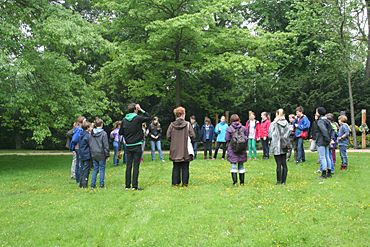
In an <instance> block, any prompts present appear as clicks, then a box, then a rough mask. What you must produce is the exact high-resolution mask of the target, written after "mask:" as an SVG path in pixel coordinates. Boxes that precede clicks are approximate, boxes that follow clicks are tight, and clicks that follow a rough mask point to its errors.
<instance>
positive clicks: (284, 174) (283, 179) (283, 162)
mask: <svg viewBox="0 0 370 247" xmlns="http://www.w3.org/2000/svg"><path fill="white" fill-rule="evenodd" d="M281 165H282V167H283V171H282V177H281V183H283V184H286V178H287V176H288V165H287V162H286V154H282V155H281Z"/></svg>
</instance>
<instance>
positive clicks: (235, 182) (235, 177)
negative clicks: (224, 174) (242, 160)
mask: <svg viewBox="0 0 370 247" xmlns="http://www.w3.org/2000/svg"><path fill="white" fill-rule="evenodd" d="M231 178H232V179H233V185H236V184H237V183H238V174H236V173H235V172H232V173H231Z"/></svg>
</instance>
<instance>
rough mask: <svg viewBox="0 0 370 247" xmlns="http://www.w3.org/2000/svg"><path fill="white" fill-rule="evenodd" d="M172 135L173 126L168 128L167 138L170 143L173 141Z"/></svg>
mask: <svg viewBox="0 0 370 247" xmlns="http://www.w3.org/2000/svg"><path fill="white" fill-rule="evenodd" d="M171 134H172V124H170V126H168V129H167V133H166V137H167V139H168V140H169V141H171Z"/></svg>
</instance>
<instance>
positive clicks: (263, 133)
mask: <svg viewBox="0 0 370 247" xmlns="http://www.w3.org/2000/svg"><path fill="white" fill-rule="evenodd" d="M270 125H271V121H270V120H268V119H266V120H265V121H261V123H260V126H259V127H260V128H259V131H258V137H259V138H265V137H268V136H269V128H270Z"/></svg>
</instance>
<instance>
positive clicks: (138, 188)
mask: <svg viewBox="0 0 370 247" xmlns="http://www.w3.org/2000/svg"><path fill="white" fill-rule="evenodd" d="M131 190H144V189H143V188H140V187H137V188H132V189H131Z"/></svg>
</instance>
